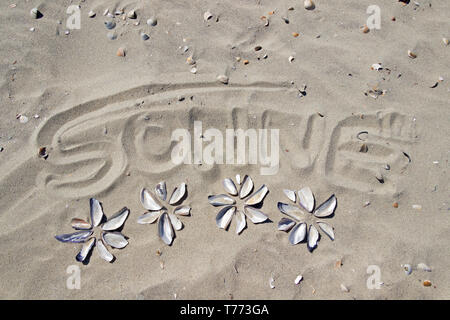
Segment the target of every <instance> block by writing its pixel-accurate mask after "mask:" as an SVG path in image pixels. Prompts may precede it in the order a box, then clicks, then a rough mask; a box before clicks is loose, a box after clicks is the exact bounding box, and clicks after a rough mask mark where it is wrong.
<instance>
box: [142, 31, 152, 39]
mask: <svg viewBox="0 0 450 320" xmlns="http://www.w3.org/2000/svg"><path fill="white" fill-rule="evenodd" d="M141 39H142V40H144V41H146V40H148V39H150V36H149V35H148V34H146V33H145V32H141Z"/></svg>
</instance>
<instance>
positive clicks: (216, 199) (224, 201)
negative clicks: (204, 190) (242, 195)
mask: <svg viewBox="0 0 450 320" xmlns="http://www.w3.org/2000/svg"><path fill="white" fill-rule="evenodd" d="M208 202H209V203H210V204H212V205H213V206H215V207H219V206H226V205H232V204H235V203H236V201H234V199H233V198H231V197H230V196H228V195H226V194H218V195H214V196H208Z"/></svg>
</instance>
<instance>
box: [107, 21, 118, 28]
mask: <svg viewBox="0 0 450 320" xmlns="http://www.w3.org/2000/svg"><path fill="white" fill-rule="evenodd" d="M105 27H106V29H109V30H111V29H114V28H115V27H116V23H115V22H114V21H106V22H105Z"/></svg>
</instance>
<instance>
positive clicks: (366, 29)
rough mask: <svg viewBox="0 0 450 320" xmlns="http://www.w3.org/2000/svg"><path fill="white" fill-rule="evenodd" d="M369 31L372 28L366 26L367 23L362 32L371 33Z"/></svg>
mask: <svg viewBox="0 0 450 320" xmlns="http://www.w3.org/2000/svg"><path fill="white" fill-rule="evenodd" d="M369 31H370V29H369V27H368V26H366V25H364V26H363V27H362V28H361V32H362V33H369Z"/></svg>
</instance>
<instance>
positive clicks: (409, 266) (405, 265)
mask: <svg viewBox="0 0 450 320" xmlns="http://www.w3.org/2000/svg"><path fill="white" fill-rule="evenodd" d="M402 267H403V269H404V270H405V273H406V275H408V276H409V275H410V274H411V273H412V266H411V265H410V264H404V265H402Z"/></svg>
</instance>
